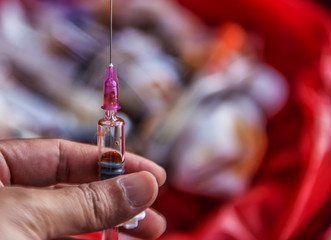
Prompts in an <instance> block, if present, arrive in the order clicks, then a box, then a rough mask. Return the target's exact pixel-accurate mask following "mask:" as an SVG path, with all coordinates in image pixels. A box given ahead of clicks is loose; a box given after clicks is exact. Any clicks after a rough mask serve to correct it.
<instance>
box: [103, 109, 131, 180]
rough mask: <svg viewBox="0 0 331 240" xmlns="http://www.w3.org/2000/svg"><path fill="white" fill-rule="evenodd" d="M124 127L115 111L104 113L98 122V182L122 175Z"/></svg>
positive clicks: (122, 121)
mask: <svg viewBox="0 0 331 240" xmlns="http://www.w3.org/2000/svg"><path fill="white" fill-rule="evenodd" d="M124 126H125V122H124V120H123V119H121V118H119V117H117V116H116V111H106V116H105V117H104V118H103V119H100V120H99V122H98V147H99V162H98V166H99V178H100V180H104V179H108V178H112V177H117V176H119V175H122V174H123V173H124V152H125V139H124V137H125V136H124Z"/></svg>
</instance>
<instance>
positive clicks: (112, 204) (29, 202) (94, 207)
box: [0, 172, 158, 239]
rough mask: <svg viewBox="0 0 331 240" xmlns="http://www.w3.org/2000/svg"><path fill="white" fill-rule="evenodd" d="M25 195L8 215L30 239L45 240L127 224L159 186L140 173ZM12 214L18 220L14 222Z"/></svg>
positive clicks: (28, 192) (140, 210) (33, 191)
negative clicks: (14, 211) (33, 237)
mask: <svg viewBox="0 0 331 240" xmlns="http://www.w3.org/2000/svg"><path fill="white" fill-rule="evenodd" d="M26 192H27V194H25V195H23V198H21V200H20V201H19V202H18V203H23V204H19V208H21V211H20V212H18V213H17V214H14V216H13V215H12V212H11V219H12V220H13V221H12V222H15V223H16V224H21V225H22V226H23V229H24V231H23V232H25V233H27V234H29V235H30V236H39V238H40V239H48V238H55V237H59V236H63V235H67V234H81V233H86V232H92V231H99V230H102V229H105V228H110V227H113V226H116V225H118V224H120V223H122V222H124V221H127V220H129V219H130V218H132V217H134V216H135V215H137V214H138V213H140V212H142V211H143V210H144V209H146V208H147V207H149V206H150V205H151V204H152V203H153V202H154V200H155V198H156V196H157V192H158V184H157V181H156V179H155V177H154V176H153V175H152V174H150V173H148V172H140V173H134V174H129V175H123V176H121V177H119V178H116V179H109V180H106V181H99V182H93V183H90V184H83V185H79V186H76V187H67V188H62V189H56V190H39V189H29V190H26ZM32 195H33V196H32ZM17 207H18V205H16V206H15V208H16V209H17ZM9 215H10V214H9ZM15 215H16V217H18V218H19V219H13V218H15ZM19 215H20V216H19ZM22 226H18V227H20V230H21V229H22ZM0 232H1V231H0ZM31 233H32V234H31Z"/></svg>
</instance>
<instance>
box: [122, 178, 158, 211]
mask: <svg viewBox="0 0 331 240" xmlns="http://www.w3.org/2000/svg"><path fill="white" fill-rule="evenodd" d="M151 178H154V176H153V175H152V174H150V173H147V172H141V173H135V174H130V175H126V176H123V177H122V178H120V179H119V183H120V185H121V186H122V188H123V191H124V194H125V197H126V199H127V201H128V202H129V203H130V205H131V206H133V207H142V206H146V205H147V204H148V203H149V202H150V201H151V200H152V199H154V198H155V197H154V195H156V191H157V190H156V189H157V188H156V187H155V186H157V183H156V180H155V178H154V179H151ZM153 180H154V183H153Z"/></svg>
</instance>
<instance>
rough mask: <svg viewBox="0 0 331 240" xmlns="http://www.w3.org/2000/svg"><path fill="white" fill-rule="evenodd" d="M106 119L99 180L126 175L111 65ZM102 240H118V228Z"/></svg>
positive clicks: (105, 233)
mask: <svg viewBox="0 0 331 240" xmlns="http://www.w3.org/2000/svg"><path fill="white" fill-rule="evenodd" d="M103 89H104V94H103V95H104V97H103V106H102V107H101V108H102V109H103V110H105V116H104V118H102V119H100V120H99V121H98V133H97V136H98V140H97V142H98V148H99V161H98V168H99V179H100V180H105V179H108V178H113V177H117V176H120V175H122V174H123V173H124V162H125V161H124V152H125V139H124V137H125V136H124V134H125V133H124V126H125V122H124V120H123V119H121V118H119V117H118V116H117V110H118V109H120V106H119V104H118V79H117V73H116V68H115V67H114V66H113V65H112V64H111V65H109V67H107V68H106V71H105V77H104V80H103ZM102 240H118V228H117V227H114V228H111V229H108V230H105V231H103V233H102Z"/></svg>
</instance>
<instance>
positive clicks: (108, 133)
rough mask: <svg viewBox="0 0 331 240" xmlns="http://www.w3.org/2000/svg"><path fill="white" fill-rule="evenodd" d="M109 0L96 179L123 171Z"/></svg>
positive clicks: (113, 237)
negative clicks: (107, 39) (107, 44)
mask: <svg viewBox="0 0 331 240" xmlns="http://www.w3.org/2000/svg"><path fill="white" fill-rule="evenodd" d="M112 5H113V4H112V0H110V65H109V66H108V67H107V68H106V71H105V77H104V80H103V106H102V107H101V108H102V109H103V110H105V116H104V118H102V119H100V120H99V121H98V134H97V136H98V140H97V142H98V148H99V161H98V167H99V179H100V180H105V179H108V178H113V177H117V176H120V175H122V174H123V173H124V163H125V161H124V152H125V132H124V131H125V129H124V127H125V122H124V120H123V119H121V118H120V117H118V116H117V110H118V109H120V106H119V103H118V78H117V71H116V68H115V67H114V66H113V64H112ZM144 218H145V212H142V213H140V214H138V215H137V216H135V217H134V218H132V219H131V220H129V221H127V222H125V223H123V224H122V225H121V226H123V227H124V228H127V229H131V228H135V227H137V225H138V221H139V220H142V219H144ZM102 240H118V227H114V228H111V229H108V230H105V231H103V233H102Z"/></svg>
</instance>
